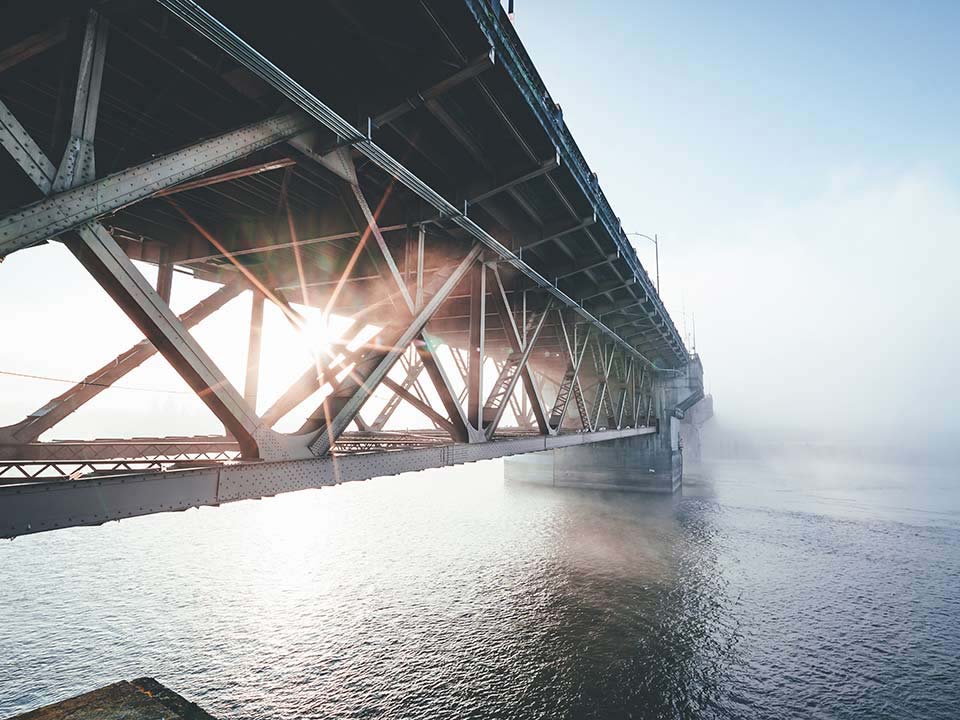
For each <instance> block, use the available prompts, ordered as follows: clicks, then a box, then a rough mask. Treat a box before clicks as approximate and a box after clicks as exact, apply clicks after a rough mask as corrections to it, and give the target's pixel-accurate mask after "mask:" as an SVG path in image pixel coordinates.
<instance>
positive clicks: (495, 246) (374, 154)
mask: <svg viewBox="0 0 960 720" xmlns="http://www.w3.org/2000/svg"><path fill="white" fill-rule="evenodd" d="M157 2H158V3H159V4H160V5H162V6H163V7H165V8H166V9H167V10H169V11H170V12H171V13H172V14H173V15H174V16H176V17H177V18H179V19H180V20H182V21H183V22H184V23H185V24H186V25H187V26H189V27H190V28H192V29H193V30H195V31H196V32H198V33H199V34H201V35H202V36H204V37H206V38H207V39H208V40H210V41H211V42H213V43H214V44H215V45H216V46H217V47H219V48H220V49H221V50H223V51H224V52H225V53H227V54H228V55H229V56H230V57H232V58H234V59H235V60H236V61H237V62H238V63H240V64H241V65H243V66H244V67H246V68H247V69H248V70H250V71H251V72H252V73H253V74H255V75H256V76H257V77H259V78H261V79H262V80H263V81H264V82H266V83H267V84H268V85H270V86H271V87H273V88H274V89H276V90H277V91H278V92H279V93H281V94H282V95H283V96H284V97H287V98H288V99H290V100H291V101H292V102H293V103H295V104H296V105H297V106H298V107H299V108H301V109H302V110H304V111H305V112H306V113H307V114H308V115H310V116H311V117H312V118H314V119H315V120H317V121H318V122H319V123H321V124H322V125H323V126H324V127H326V128H328V129H329V130H331V131H332V132H333V133H334V134H336V135H337V137H339V138H341V140H342V142H343V143H345V144H349V145H350V146H351V147H353V148H354V149H355V150H356V151H357V152H359V153H360V154H362V155H364V156H365V157H367V158H368V159H369V160H370V161H371V162H373V163H374V164H375V165H377V166H378V167H380V168H381V169H383V170H384V171H385V172H386V173H388V174H389V175H391V176H392V177H394V178H396V179H397V181H399V182H400V183H401V184H402V185H404V186H405V187H407V188H409V189H410V190H411V191H412V192H413V193H415V194H416V195H417V196H419V197H420V198H422V199H423V200H424V201H425V202H427V203H429V204H430V205H431V206H433V207H434V208H435V209H436V210H438V211H439V212H440V214H441V215H442V216H443V217H445V218H448V219H449V220H450V221H452V222H453V223H455V224H456V225H458V226H459V227H461V228H463V229H464V230H465V231H466V232H467V233H468V234H469V235H470V236H471V237H473V238H475V239H476V240H478V241H480V242H481V243H483V244H484V245H485V246H486V247H487V248H489V249H490V250H492V251H493V252H494V253H496V254H497V255H498V256H499V257H500V258H501V259H502V261H503V262H506V263H508V264H510V265H512V266H513V267H515V268H516V269H517V270H519V271H520V272H521V273H522V274H524V275H525V276H526V277H528V278H529V279H530V280H532V281H533V282H534V283H535V284H536V285H538V286H539V287H541V288H544V289H545V290H546V291H547V292H549V293H550V294H551V295H553V296H554V297H556V298H557V299H558V300H559V301H560V302H561V303H563V304H565V305H567V306H568V307H571V308H573V309H574V310H575V312H577V314H579V315H580V316H581V317H583V318H584V320H586V321H587V322H589V323H591V324H592V325H594V326H596V327H597V328H598V329H599V330H600V331H601V332H602V333H604V334H607V335H609V336H610V337H611V338H612V340H613V341H614V342H616V343H618V344H620V345H621V347H623V348H624V349H625V350H626V351H627V352H629V353H631V354H633V355H635V356H637V357H640V358H643V360H644V361H645V362H648V363H649V362H650V361H649V360H647V358H645V357H643V355H642V354H641V353H640V352H638V351H637V350H636V349H635V348H633V347H632V346H631V345H630V344H629V343H627V342H626V341H625V340H623V339H622V338H620V337H619V336H617V335H616V334H615V333H613V332H612V331H611V330H610V328H608V327H606V326H605V325H604V324H603V323H602V322H600V321H599V320H598V319H597V318H596V317H594V316H593V315H592V314H591V313H590V312H589V311H587V310H586V309H584V308H582V307H580V306H579V303H578V302H577V301H576V300H575V299H573V298H571V297H570V296H569V295H567V294H566V293H565V292H563V291H562V290H560V289H559V288H557V287H556V285H555V284H554V283H553V282H552V281H551V280H549V279H547V278H546V277H545V276H544V275H543V274H541V273H540V272H538V271H537V270H535V269H534V268H532V267H531V266H530V265H529V264H528V263H526V262H524V261H523V260H521V259H520V257H519V256H518V255H517V254H516V253H514V252H512V251H511V250H510V249H509V248H507V247H506V246H504V245H503V244H502V243H501V242H499V241H498V240H496V239H495V238H494V237H493V236H492V235H490V234H489V233H488V232H486V231H485V230H484V229H483V228H481V227H480V226H479V225H477V224H476V223H475V222H474V221H473V220H471V219H470V218H469V217H467V216H466V214H465V213H464V212H463V211H462V210H460V209H458V208H457V207H455V206H454V205H452V204H451V203H450V202H449V201H447V200H446V199H444V198H443V196H441V195H440V194H439V193H437V192H436V191H435V190H434V189H433V188H431V187H430V186H429V185H427V184H426V183H425V182H423V180H421V179H420V178H419V177H417V176H416V175H415V174H413V173H412V172H410V170H409V169H407V168H406V167H404V166H403V164H401V163H400V162H398V161H397V160H396V159H394V158H393V157H392V156H391V155H390V154H389V153H387V152H386V151H385V150H383V148H381V147H380V146H379V145H377V144H376V143H375V142H373V141H372V140H371V139H370V138H369V137H368V136H367V135H366V134H365V133H363V132H361V131H360V130H358V129H357V128H355V127H354V126H353V125H351V124H350V123H349V122H347V121H346V120H344V119H343V118H342V117H341V116H340V115H338V114H337V113H336V112H334V111H333V110H332V109H331V108H330V107H329V106H327V105H326V104H324V103H323V102H321V101H320V99H319V98H317V97H316V96H315V95H313V94H312V93H310V92H309V91H308V90H307V89H306V88H304V87H303V86H302V85H300V84H299V83H297V82H296V81H295V80H293V78H291V77H290V76H289V75H287V74H286V73H284V72H283V71H282V70H280V69H279V68H278V67H277V66H276V65H274V64H273V63H271V62H270V61H269V60H267V58H265V57H264V56H263V55H262V54H261V53H259V52H257V51H256V50H255V49H254V48H253V47H251V46H250V45H249V44H248V43H246V42H244V41H243V40H242V39H241V38H239V37H238V36H237V35H236V34H235V33H233V32H232V31H231V30H229V29H228V28H226V27H225V26H224V25H223V24H222V23H221V22H219V21H218V20H217V19H216V18H214V17H213V16H212V15H210V14H209V13H208V12H206V11H205V10H204V9H203V8H201V7H200V6H199V5H198V4H197V3H196V2H193V1H192V0H157ZM547 177H548V178H549V175H548V176H547ZM621 242H622V244H624V245H625V246H626V247H629V243H627V242H626V240H625V239H623V238H621ZM634 262H636V261H635V260H634ZM640 271H641V272H642V269H641V270H640ZM648 282H649V281H648Z"/></svg>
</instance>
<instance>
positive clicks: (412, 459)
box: [0, 428, 655, 538]
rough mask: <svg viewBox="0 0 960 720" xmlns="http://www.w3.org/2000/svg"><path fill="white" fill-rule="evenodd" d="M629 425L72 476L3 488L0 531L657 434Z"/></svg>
mask: <svg viewBox="0 0 960 720" xmlns="http://www.w3.org/2000/svg"><path fill="white" fill-rule="evenodd" d="M654 432H655V430H654V429H653V428H631V429H629V430H611V431H606V432H596V433H567V434H563V435H552V436H542V435H537V436H533V437H523V438H505V439H502V440H494V441H492V442H487V443H481V444H476V445H471V444H467V443H458V444H454V445H435V446H433V447H421V448H416V449H411V450H393V451H390V452H379V453H363V454H357V455H336V456H329V455H328V456H324V457H319V458H313V459H307V460H288V461H280V462H258V463H246V462H243V463H237V464H233V465H223V466H217V467H206V468H196V469H188V470H169V471H165V472H150V473H139V474H138V473H131V474H128V475H120V476H112V477H98V478H91V479H85V480H84V479H81V480H75V481H67V482H64V481H63V480H57V481H53V482H39V483H29V484H20V485H6V486H0V537H4V538H11V537H15V536H18V535H27V534H30V533H36V532H44V531H47V530H55V529H58V528H65V527H76V526H83V525H101V524H103V523H105V522H108V521H111V520H120V519H122V518H130V517H136V516H139V515H149V514H151V513H157V512H170V511H177V510H186V509H187V508H192V507H200V506H203V505H222V504H223V503H226V502H232V501H236V500H248V499H257V498H262V497H267V496H272V495H277V494H280V493H285V492H292V491H295V490H303V489H306V488H320V487H327V486H331V485H337V484H340V483H344V482H350V481H358V480H366V479H368V478H371V477H381V476H385V475H398V474H400V473H406V472H412V471H416V470H425V469H428V468H440V467H449V466H452V465H460V464H462V463H467V462H476V461H478V460H488V459H493V458H499V457H507V456H510V455H517V454H521V453H530V452H540V451H543V450H551V449H553V448H558V447H568V446H571V445H585V444H589V443H594V442H604V441H609V440H614V439H617V438H629V437H637V436H640V435H650V434H652V433H654Z"/></svg>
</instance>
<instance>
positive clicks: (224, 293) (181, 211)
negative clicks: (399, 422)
mask: <svg viewBox="0 0 960 720" xmlns="http://www.w3.org/2000/svg"><path fill="white" fill-rule="evenodd" d="M288 4H289V5H290V7H289V8H286V10H288V11H289V12H284V3H283V2H281V3H279V5H275V6H272V7H271V11H270V12H269V13H265V12H264V11H263V9H262V8H259V9H257V8H254V7H252V6H251V7H249V8H248V7H243V6H241V4H236V3H220V2H211V3H209V7H208V8H206V9H204V8H202V7H200V6H199V5H197V4H196V3H193V2H181V1H175V0H141V1H140V2H133V3H130V2H123V3H121V2H112V1H107V2H97V3H90V4H89V5H82V4H77V5H71V6H69V7H67V8H64V7H62V6H61V5H58V4H55V3H15V5H16V7H15V8H14V9H13V10H12V11H10V12H9V14H8V15H9V17H10V18H11V20H12V21H11V22H9V23H7V24H6V25H5V26H4V27H3V28H2V30H0V42H2V43H4V46H3V47H7V48H11V50H10V51H3V49H2V48H0V58H3V62H2V63H0V145H2V146H3V148H4V150H5V153H6V157H7V160H6V161H5V163H4V164H2V165H0V174H2V175H3V180H4V188H5V190H7V191H6V192H5V194H4V196H3V198H2V200H0V202H2V206H3V209H2V210H0V258H2V257H5V256H8V255H10V254H12V253H15V252H31V248H32V247H33V246H35V245H37V244H42V243H45V242H50V241H55V242H62V243H64V244H65V245H66V247H67V248H68V249H69V250H70V252H71V253H73V255H74V256H76V258H77V261H78V265H77V271H78V272H88V273H89V274H90V275H91V276H93V277H94V278H95V279H96V281H97V282H98V283H99V284H100V285H101V286H102V287H103V288H104V289H105V290H106V291H107V293H108V294H109V295H110V296H111V298H112V299H113V300H114V301H115V302H116V304H117V305H118V306H119V307H120V308H121V309H122V310H123V311H124V312H125V313H126V314H127V316H128V317H129V318H130V319H131V320H132V321H133V322H134V323H135V324H136V325H137V327H138V328H139V329H140V330H141V331H142V332H143V335H144V338H145V339H144V340H143V341H142V342H140V343H138V344H137V345H135V346H133V347H131V348H130V349H128V350H126V351H125V352H123V353H121V354H120V355H118V356H117V358H116V359H115V361H113V362H111V363H108V364H107V365H105V366H104V367H102V368H100V369H99V370H95V371H93V372H91V373H89V375H87V376H86V377H85V379H84V381H83V382H81V383H78V384H77V385H76V386H75V387H72V388H70V389H68V390H67V391H66V392H64V393H62V394H61V395H59V396H58V397H56V398H53V399H52V400H50V401H49V402H46V403H44V404H43V405H42V406H41V407H40V408H38V410H37V411H35V412H34V413H31V414H30V415H28V416H27V417H26V418H24V419H23V420H22V421H19V422H16V423H14V424H12V425H9V426H7V427H5V428H0V461H2V463H3V465H0V480H2V481H3V482H4V483H5V484H4V486H3V488H0V503H3V504H2V505H0V507H3V508H5V509H6V512H7V513H8V514H9V513H10V512H14V510H13V509H11V508H15V507H16V506H17V505H16V503H17V502H18V501H17V498H18V497H19V498H22V497H25V495H23V492H25V488H26V486H28V485H29V486H30V487H31V492H37V491H39V490H40V489H41V487H43V486H44V483H52V484H51V485H50V487H49V488H47V490H49V491H50V492H54V491H62V490H61V488H63V487H65V486H66V485H68V484H69V483H71V482H77V481H78V479H80V478H86V479H87V480H90V479H91V478H101V477H111V478H114V477H127V476H130V477H133V476H136V475H137V473H138V472H140V471H144V472H146V471H149V473H150V474H151V476H153V475H157V476H158V477H157V478H152V480H151V482H153V481H154V480H158V479H162V478H163V477H165V476H166V475H167V474H168V473H171V472H179V471H181V470H183V469H185V468H189V467H195V466H197V465H202V466H204V467H206V466H208V465H213V466H225V465H229V466H230V467H231V468H233V469H232V470H231V472H232V473H238V472H242V470H241V469H242V468H244V467H247V465H248V464H256V466H257V467H265V466H266V465H268V464H270V463H280V464H282V463H290V462H307V463H309V462H310V461H313V460H317V459H323V458H337V457H347V456H349V455H353V454H358V453H359V454H371V453H373V454H376V453H380V452H398V451H401V450H402V451H404V452H406V451H408V450H409V449H410V448H421V447H423V448H426V447H434V446H437V445H438V444H439V445H444V446H445V445H450V444H452V445H461V444H462V445H482V444H484V443H491V444H494V445H495V444H497V443H498V442H499V443H503V442H507V441H508V440H509V441H510V442H513V443H515V445H516V443H518V442H520V441H521V440H522V441H523V442H528V440H529V439H530V438H534V437H540V438H548V439H549V438H553V437H556V438H561V437H562V436H564V435H565V434H566V433H577V434H578V435H583V436H586V435H590V434H593V433H599V432H601V431H602V432H634V433H635V432H641V431H642V432H649V431H652V430H651V428H652V427H653V426H652V425H651V421H652V418H653V415H652V408H653V405H654V394H655V393H654V389H653V379H654V377H655V375H656V373H657V372H658V371H663V370H669V369H676V368H680V367H682V366H683V365H684V364H685V363H686V362H687V359H688V358H687V353H686V350H685V348H684V347H683V344H682V342H681V341H680V338H679V335H678V333H677V332H676V329H675V327H674V325H673V322H672V320H671V319H670V317H669V314H668V313H667V312H666V309H665V308H664V306H663V303H662V302H661V301H660V298H659V296H657V294H656V291H655V290H654V289H653V285H652V283H651V282H650V279H649V277H648V276H647V274H646V272H645V271H644V270H643V268H642V267H641V266H640V263H639V261H638V260H637V258H636V255H635V253H634V252H633V250H632V248H631V247H630V245H629V243H628V242H627V241H626V238H625V236H623V234H622V231H621V229H620V228H619V223H618V221H617V220H616V217H615V216H614V215H613V213H612V210H611V208H610V206H609V203H608V202H607V201H606V199H605V197H604V196H603V193H602V191H601V190H600V188H599V184H598V183H597V180H596V177H595V176H594V175H593V174H592V173H591V172H590V170H589V167H588V166H587V165H586V162H585V160H584V159H583V157H582V155H581V154H580V152H579V150H578V149H577V146H576V143H575V142H574V141H573V138H572V136H571V135H570V133H569V131H568V130H567V129H566V127H565V125H564V124H563V119H562V113H561V112H560V109H559V106H557V105H556V104H555V103H553V101H552V100H551V99H550V96H549V94H548V93H547V91H546V88H545V87H544V86H543V83H542V81H541V80H540V79H539V75H538V74H537V73H536V70H535V68H534V67H533V65H532V63H531V62H530V60H529V58H528V56H527V55H526V52H525V51H524V50H523V47H522V44H521V43H520V42H519V39H518V38H517V37H516V34H515V32H514V31H513V28H512V26H511V25H510V24H509V21H508V20H507V19H506V17H505V16H504V15H503V14H502V13H500V11H499V10H498V9H496V6H491V5H490V4H489V3H484V2H480V1H479V0H463V1H462V2H445V3H441V2H438V1H436V0H431V1H429V2H428V1H427V0H419V1H416V0H404V1H403V2H398V3H384V2H373V1H372V0H363V1H361V2H357V3H351V4H349V6H347V5H346V4H341V3H334V4H332V6H326V5H324V6H323V7H316V8H312V9H309V10H306V11H304V10H303V8H302V7H301V6H299V5H297V6H296V9H295V8H294V4H293V3H288ZM208 10H209V11H211V12H208ZM294 12H295V13H296V14H297V16H298V21H297V22H295V23H294V22H291V21H290V18H291V17H292V15H293V13H294ZM304 13H306V15H308V16H310V17H303V15H304ZM320 27H322V28H323V33H322V36H323V37H322V41H318V38H316V37H313V34H314V33H316V32H317V28H320ZM281 30H282V32H281ZM399 38H402V40H400V39H399ZM344 57H349V58H350V60H349V62H344V61H343V58H344ZM332 67H336V68H337V70H336V72H331V71H330V68H332ZM348 118H350V119H349V120H348ZM133 260H137V261H144V262H147V263H151V264H155V265H156V266H157V268H158V272H157V278H158V279H157V282H156V283H155V284H151V283H148V282H147V281H146V279H145V278H144V276H143V275H142V274H141V273H140V271H139V270H138V268H137V266H136V265H135V264H134V263H133V262H132V261H133ZM2 272H3V266H2V265H0V273H2ZM173 272H180V273H188V274H190V275H192V276H193V277H196V278H199V279H203V280H207V281H211V282H214V283H216V284H218V285H219V286H220V288H221V289H219V290H217V291H215V292H214V293H213V294H212V295H211V296H210V297H209V298H207V299H206V300H203V301H201V302H200V303H198V304H197V305H196V306H195V307H193V308H191V309H189V310H187V311H186V312H185V313H183V314H181V315H180V316H177V315H176V314H175V313H173V311H172V310H171V309H170V299H171V292H172V290H171V287H172V285H171V278H172V273H173ZM241 294H251V295H252V296H253V298H254V301H253V306H252V307H253V309H252V312H251V316H250V339H249V343H248V357H247V375H246V379H245V383H244V387H243V388H242V390H241V389H238V388H234V387H233V385H232V384H231V383H230V382H229V381H228V380H227V379H226V377H225V375H224V374H223V372H222V371H221V370H220V368H218V367H217V365H216V364H215V363H214V361H213V360H212V359H211V358H210V356H209V355H208V353H207V352H206V350H205V349H204V348H203V347H202V346H201V345H200V344H199V343H198V342H197V341H196V340H195V339H194V338H193V336H192V335H191V332H190V329H191V328H192V327H193V326H195V325H196V323H198V322H199V321H200V320H202V319H204V318H206V317H208V316H211V315H213V314H215V313H216V312H217V310H218V309H219V308H220V307H222V306H223V305H224V304H225V303H226V302H227V301H229V300H230V299H231V298H233V297H236V296H238V295H241ZM24 302H29V299H28V298H24ZM264 304H270V305H272V306H275V307H277V308H279V309H280V310H281V311H282V312H283V313H284V314H285V316H286V317H287V319H288V321H289V322H290V323H291V324H292V325H294V326H297V327H299V326H302V324H303V322H304V318H303V312H302V310H298V308H303V307H309V308H314V309H319V310H322V311H323V312H324V313H325V314H335V315H337V316H339V317H346V318H351V319H354V321H355V324H354V328H353V331H352V332H353V333H358V332H359V331H361V330H362V329H363V328H368V327H375V328H376V329H377V337H376V339H373V340H365V341H364V342H362V343H359V344H358V345H353V346H352V345H351V344H350V337H349V335H350V333H348V336H347V337H344V338H333V339H332V341H331V343H330V349H329V350H328V351H326V353H325V355H323V356H320V357H318V358H317V359H316V362H315V363H314V364H312V365H311V367H308V368H305V369H304V371H303V373H302V374H301V375H300V376H299V377H291V378H289V384H288V390H287V391H286V392H285V393H283V394H282V395H281V397H279V398H278V399H276V400H275V401H274V402H273V403H272V404H271V405H269V406H268V407H267V409H266V410H265V411H264V412H262V413H258V411H257V407H258V387H259V379H260V378H259V372H260V370H259V367H260V365H259V356H260V353H261V351H262V348H261V339H260V326H261V324H262V322H263V320H262V318H263V307H264ZM7 311H9V309H7ZM92 321H95V319H92ZM156 353H159V354H160V355H162V356H163V358H165V359H166V361H168V362H169V363H170V364H171V366H172V367H173V368H174V369H175V370H176V371H177V372H178V373H179V374H180V375H181V377H182V378H183V379H184V380H185V381H186V382H187V384H188V385H189V386H190V388H191V389H192V390H193V391H194V392H196V393H197V395H198V396H199V397H200V398H201V399H202V400H203V401H204V403H205V404H206V406H207V408H208V409H209V411H210V412H212V413H213V414H214V415H215V416H216V418H217V419H218V420H219V421H220V422H221V423H222V424H223V426H224V429H225V434H224V435H223V436H222V437H219V438H154V439H146V441H142V442H141V441H139V440H134V441H125V440H122V439H121V440H116V441H114V440H108V441H92V442H80V441H65V442H59V443H47V442H43V441H40V440H39V438H40V436H41V435H42V434H43V433H44V432H47V431H49V430H50V429H51V428H54V427H55V426H56V424H57V423H58V422H60V421H62V420H63V419H64V418H65V417H67V416H69V415H70V414H71V413H73V412H75V411H76V410H77V409H78V408H80V407H82V406H83V405H84V404H85V403H87V402H89V400H91V399H92V398H93V397H95V396H96V395H97V394H99V393H100V392H103V391H104V389H105V388H109V387H110V386H111V385H112V384H113V383H116V382H117V380H119V379H120V378H122V377H124V376H125V375H126V374H127V373H128V372H130V371H131V370H133V369H134V368H136V367H138V366H139V365H141V364H142V363H143V362H144V361H145V360H146V359H148V358H149V357H151V356H152V355H154V354H156ZM451 359H452V360H453V363H452V364H451V362H450V360H451ZM488 363H492V364H493V367H495V369H496V372H495V375H494V376H493V377H490V378H487V377H485V372H486V371H485V368H487V367H488V365H487V364H488ZM376 393H379V394H380V395H383V394H384V393H386V394H387V395H388V396H389V400H388V401H387V402H386V403H385V404H384V405H383V406H382V407H381V408H380V409H379V411H377V412H373V411H370V412H367V413H366V415H365V413H364V408H365V407H366V406H367V405H368V404H369V402H370V400H371V397H373V396H374V394H376ZM313 398H319V399H317V400H316V402H317V404H316V406H315V408H314V409H313V410H312V411H311V412H310V413H309V414H308V415H307V418H306V420H305V421H304V422H303V423H302V425H301V427H300V428H299V430H297V431H295V432H292V433H283V432H279V431H277V430H275V429H274V426H275V425H276V424H277V422H278V421H279V420H281V419H282V418H283V417H285V416H286V415H288V414H289V413H290V411H291V410H293V409H294V408H295V407H296V406H298V405H300V404H301V403H304V402H307V401H308V400H311V401H312V399H313ZM401 405H402V406H406V407H409V408H413V409H415V410H417V411H418V412H419V413H420V415H421V416H422V417H423V418H424V420H425V427H424V431H423V432H420V431H417V432H414V431H408V432H405V433H400V434H398V433H396V432H392V433H391V432H389V431H388V430H387V426H388V423H389V420H390V417H391V415H393V413H394V412H395V410H396V408H397V407H398V406H401ZM518 433H519V435H518ZM595 437H598V438H599V437H600V435H599V434H597V435H596V436H595ZM141 440H142V439H141ZM580 441H583V439H581V440H578V442H580ZM588 441H589V440H588ZM549 442H560V440H559V439H558V440H556V441H552V440H551V441H549ZM528 444H529V443H528ZM535 444H536V443H534V445H535ZM504 447H505V446H503V445H501V446H500V450H498V451H496V452H500V453H501V454H506V451H505V450H504ZM516 447H526V446H524V445H522V444H521V445H516ZM531 447H533V446H531ZM491 452H494V451H492V450H491ZM496 452H494V455H496ZM481 454H482V453H481ZM451 457H453V456H451ZM68 461H72V463H73V464H72V465H71V464H70V463H69V462H68ZM325 462H326V460H325ZM251 467H252V466H251ZM244 472H245V471H244ZM251 472H253V471H252V470H251ZM11 478H13V480H11ZM19 480H22V482H19ZM74 487H79V486H74ZM55 489H56V490H55ZM45 491H46V490H45ZM31 497H32V496H31ZM201 504H202V503H201ZM160 505H161V506H162V503H160ZM10 527H14V525H11V526H10ZM16 527H19V528H20V530H19V531H20V532H23V531H24V530H23V528H22V526H16ZM10 532H13V531H12V530H11V531H10Z"/></svg>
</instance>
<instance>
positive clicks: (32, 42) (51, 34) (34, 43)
mask: <svg viewBox="0 0 960 720" xmlns="http://www.w3.org/2000/svg"><path fill="white" fill-rule="evenodd" d="M66 37H67V23H66V22H60V23H57V25H55V26H54V27H52V28H50V29H49V30H44V31H43V32H39V33H36V34H35V35H31V36H30V37H28V38H25V39H23V40H21V41H20V42H18V43H15V44H14V45H10V46H9V47H7V48H5V49H4V50H2V51H0V73H2V72H4V71H6V70H9V69H10V68H12V67H16V66H17V65H19V64H20V63H22V62H24V61H25V60H29V59H30V58H32V57H33V56H34V55H39V54H40V53H42V52H44V51H45V50H47V49H49V48H52V47H54V46H55V45H59V44H60V43H62V42H63V41H64V40H65V39H66Z"/></svg>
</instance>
